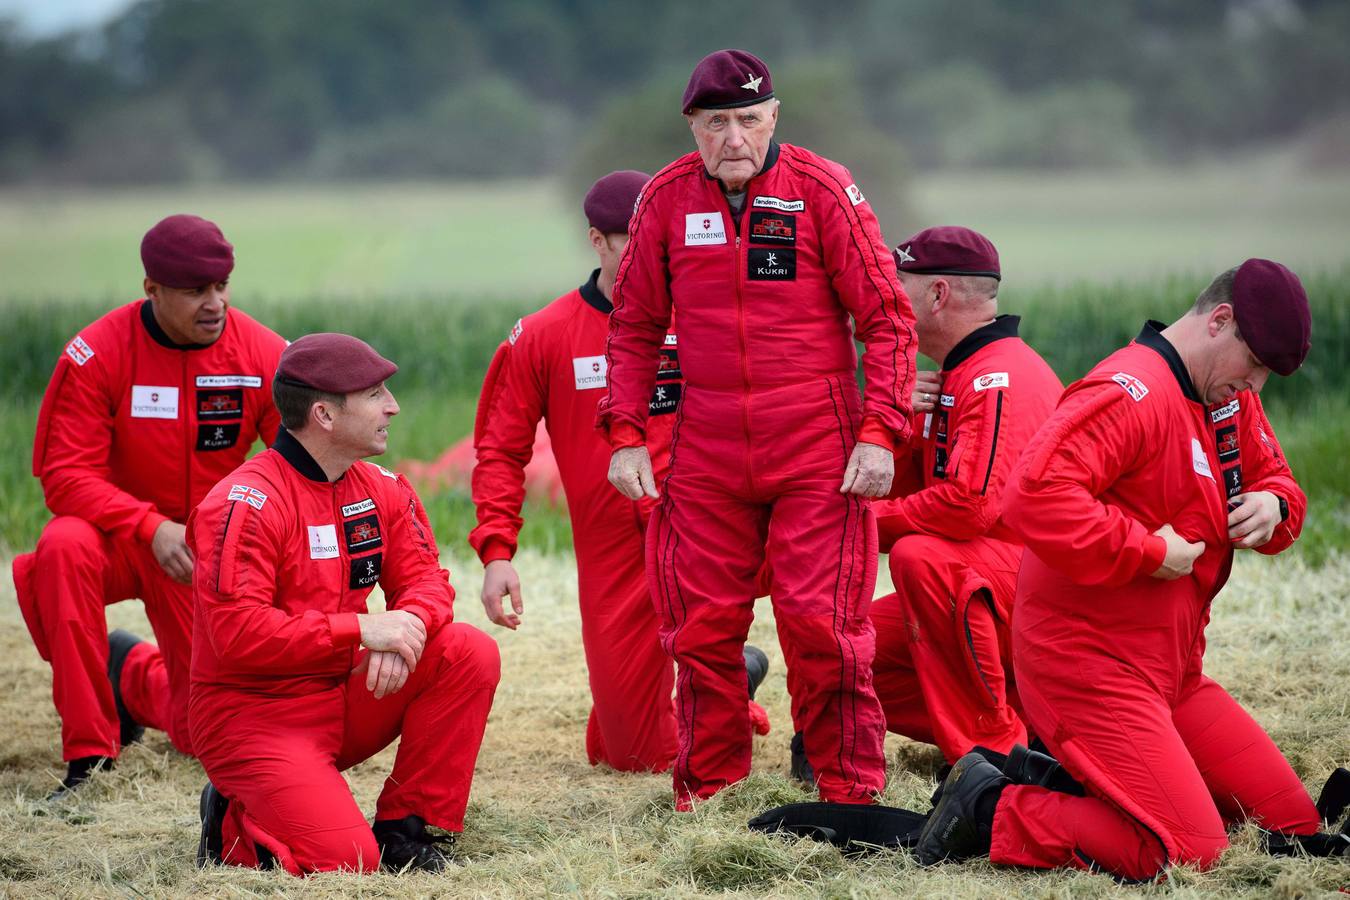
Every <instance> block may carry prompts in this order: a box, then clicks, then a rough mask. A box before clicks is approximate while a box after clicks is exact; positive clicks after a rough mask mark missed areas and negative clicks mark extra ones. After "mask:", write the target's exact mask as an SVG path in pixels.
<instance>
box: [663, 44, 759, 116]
mask: <svg viewBox="0 0 1350 900" xmlns="http://www.w3.org/2000/svg"><path fill="white" fill-rule="evenodd" d="M772 98H773V78H772V77H771V76H770V75H769V67H768V66H766V65H764V60H762V59H760V58H759V57H758V56H755V54H753V53H749V52H747V51H745V50H718V51H717V52H716V53H709V54H708V55H707V56H705V57H703V59H702V60H700V61H699V64H698V65H696V66H694V72H693V74H692V75H690V76H689V86H688V87H686V88H685V89H684V112H685V114H686V115H687V114H688V113H689V111H690V110H693V109H732V108H734V107H737V106H750V105H752V104H755V103H763V102H764V101H765V100H769V99H772Z"/></svg>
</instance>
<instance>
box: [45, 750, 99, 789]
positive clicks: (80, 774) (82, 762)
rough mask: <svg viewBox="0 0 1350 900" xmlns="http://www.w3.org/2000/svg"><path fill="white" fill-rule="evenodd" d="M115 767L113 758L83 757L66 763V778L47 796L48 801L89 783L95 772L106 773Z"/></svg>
mask: <svg viewBox="0 0 1350 900" xmlns="http://www.w3.org/2000/svg"><path fill="white" fill-rule="evenodd" d="M112 767H113V760H112V757H109V756H81V757H80V758H79V759H72V760H71V761H70V762H68V763H66V777H65V778H62V779H61V786H60V787H58V788H57V789H56V790H54V791H52V792H51V793H50V794H48V795H47V799H48V800H56V799H58V798H60V797H63V796H65V795H66V794H67V793H68V792H70V791H73V790H74V789H75V788H77V787H79V786H80V785H82V784H84V783H85V782H86V781H88V780H89V779H90V778H91V777H92V776H93V775H94V773H95V772H106V771H108V770H109V769H111V768H112Z"/></svg>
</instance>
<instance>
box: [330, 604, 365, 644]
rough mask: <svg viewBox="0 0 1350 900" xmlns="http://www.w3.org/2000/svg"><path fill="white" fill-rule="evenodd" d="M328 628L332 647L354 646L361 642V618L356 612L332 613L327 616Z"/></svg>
mask: <svg viewBox="0 0 1350 900" xmlns="http://www.w3.org/2000/svg"><path fill="white" fill-rule="evenodd" d="M328 628H329V631H330V632H331V633H332V635H333V646H334V647H337V648H339V649H340V648H342V647H354V646H356V645H357V644H359V643H361V620H360V619H358V618H357V617H356V613H333V614H332V615H331V616H329V617H328Z"/></svg>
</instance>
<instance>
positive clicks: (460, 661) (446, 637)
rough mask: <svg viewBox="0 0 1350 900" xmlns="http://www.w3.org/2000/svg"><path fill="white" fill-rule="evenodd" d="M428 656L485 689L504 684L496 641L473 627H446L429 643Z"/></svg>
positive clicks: (462, 624)
mask: <svg viewBox="0 0 1350 900" xmlns="http://www.w3.org/2000/svg"><path fill="white" fill-rule="evenodd" d="M425 655H427V656H433V657H436V656H439V657H440V658H441V659H443V660H444V661H445V663H446V664H447V665H448V666H449V668H450V670H451V671H454V672H456V673H457V674H458V675H460V676H461V677H463V676H468V677H470V678H471V679H472V680H473V681H477V682H480V683H482V684H483V685H485V686H491V687H496V685H497V683H498V682H500V681H501V677H502V657H501V651H500V649H498V647H497V642H496V641H495V640H494V639H493V638H492V637H491V636H490V635H488V634H487V633H486V632H484V631H481V630H479V629H477V628H474V627H473V626H472V625H467V624H465V623H463V622H451V623H449V624H447V625H443V626H442V627H441V628H440V629H439V630H438V631H437V632H436V633H435V634H434V635H432V638H431V640H430V641H428V642H427V648H426V651H425Z"/></svg>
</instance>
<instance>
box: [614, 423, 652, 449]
mask: <svg viewBox="0 0 1350 900" xmlns="http://www.w3.org/2000/svg"><path fill="white" fill-rule="evenodd" d="M609 446H610V449H611V450H622V449H623V448H625V447H645V446H647V438H646V436H645V435H643V433H642V429H641V428H638V427H637V426H636V425H632V424H629V423H628V422H615V423H614V424H612V425H610V426H609Z"/></svg>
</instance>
